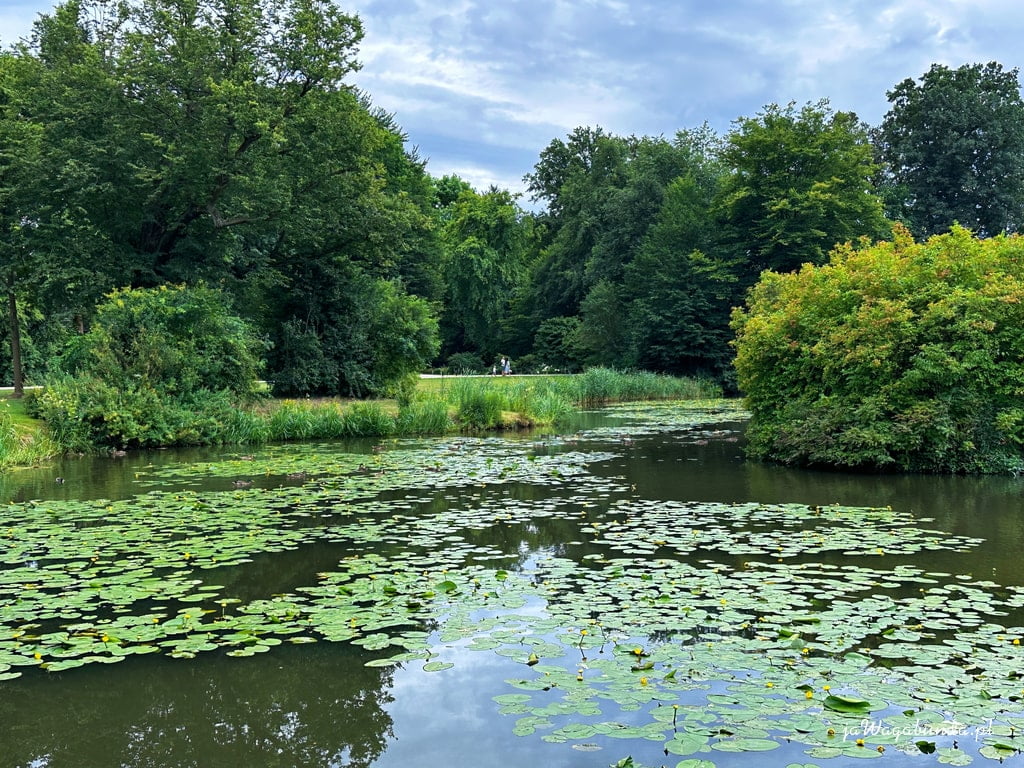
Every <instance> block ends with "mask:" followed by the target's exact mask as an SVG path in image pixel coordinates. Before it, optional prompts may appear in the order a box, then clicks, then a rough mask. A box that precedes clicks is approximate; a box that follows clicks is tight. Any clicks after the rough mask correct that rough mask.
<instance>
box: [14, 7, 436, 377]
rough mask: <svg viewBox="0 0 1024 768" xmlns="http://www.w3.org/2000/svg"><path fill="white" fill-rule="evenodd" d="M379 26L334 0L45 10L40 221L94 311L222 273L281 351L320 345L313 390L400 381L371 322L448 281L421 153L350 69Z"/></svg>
mask: <svg viewBox="0 0 1024 768" xmlns="http://www.w3.org/2000/svg"><path fill="white" fill-rule="evenodd" d="M361 36H362V29H361V26H360V24H359V20H358V19H357V18H356V17H354V16H350V15H347V14H344V13H342V12H341V11H340V10H339V9H338V7H337V6H336V5H335V4H334V3H333V2H331V0H323V1H320V0H198V2H196V1H195V0H131V1H130V2H126V3H118V4H110V3H108V2H105V0H69V2H67V3H65V4H63V5H61V6H58V8H57V9H56V11H55V12H54V13H53V14H52V15H50V16H45V17H43V18H42V19H41V20H40V21H39V22H38V24H37V27H36V33H35V36H34V38H33V45H32V47H31V49H29V48H25V49H22V50H21V51H19V56H21V57H22V58H25V59H32V60H33V61H35V62H36V63H37V64H38V66H37V67H36V80H35V83H34V84H33V88H32V89H31V90H32V93H33V94H34V97H33V99H32V103H31V107H32V112H31V119H32V120H33V122H34V123H35V124H36V125H38V126H40V127H41V128H42V131H43V135H42V140H41V141H42V150H41V152H42V157H43V159H44V164H43V174H42V176H43V177H44V178H46V180H47V185H48V188H47V189H40V190H39V194H40V200H41V206H42V213H41V215H40V216H39V217H38V222H39V230H38V233H37V234H35V235H34V238H35V239H36V240H41V239H43V236H44V234H45V242H46V248H45V249H44V250H45V251H46V253H47V258H48V259H50V261H51V262H53V263H55V264H59V269H57V270H55V271H56V273H57V274H59V275H61V276H62V277H64V278H67V279H64V280H63V281H62V282H63V284H64V285H66V286H68V287H67V288H66V290H65V293H66V301H64V302H63V305H65V306H74V307H75V308H76V311H77V312H78V313H79V314H81V315H83V316H85V317H88V316H89V315H91V313H92V308H93V306H94V305H95V298H96V294H97V292H100V293H101V292H103V291H107V290H110V289H111V288H112V287H114V286H122V285H126V284H127V285H131V286H135V287H152V286H159V285H162V284H167V283H179V282H186V283H191V284H195V283H197V282H199V281H204V280H205V281H206V282H207V283H209V284H216V285H219V286H223V287H224V288H225V289H226V290H227V291H229V292H230V293H231V294H232V295H233V296H234V297H235V299H236V306H238V307H240V308H241V309H242V310H243V311H244V312H245V314H246V316H247V317H248V318H249V319H251V320H253V321H254V322H256V323H258V325H259V326H260V327H261V329H262V330H263V332H264V333H265V334H266V335H267V336H268V337H271V338H273V339H274V341H275V343H276V344H277V349H278V350H279V352H280V354H278V355H277V356H276V357H274V358H273V359H272V360H271V362H272V363H277V362H280V361H282V360H284V359H288V360H292V361H296V358H295V356H296V355H297V354H298V352H299V351H300V350H302V349H305V350H307V351H308V352H309V354H310V355H312V356H313V358H312V359H310V360H308V361H301V362H302V363H303V366H304V368H305V369H306V370H310V369H312V368H316V367H318V366H320V367H321V368H322V371H321V373H323V375H317V376H313V377H312V378H308V377H299V378H300V379H302V380H308V381H309V382H311V383H310V386H314V387H315V391H318V392H324V391H327V392H334V391H344V392H351V391H367V389H368V388H375V387H377V386H382V381H383V379H385V378H386V377H387V376H386V375H385V374H383V372H374V371H367V370H366V369H365V365H366V363H367V361H373V360H383V358H380V357H378V356H375V355H374V354H369V353H366V352H365V349H364V347H361V346H359V345H358V344H356V343H355V341H356V340H357V338H358V337H360V334H363V333H364V332H365V331H366V328H367V327H368V326H367V323H368V322H369V321H368V320H367V318H372V317H377V316H379V315H380V312H381V311H383V310H384V309H385V308H394V302H395V301H399V300H398V299H396V297H397V296H405V297H407V298H408V296H407V294H408V292H409V291H410V290H412V291H418V292H420V293H422V294H424V295H426V296H429V297H430V298H432V299H436V298H438V297H439V295H440V278H439V261H440V249H439V245H438V240H437V235H436V232H435V230H434V226H433V216H434V211H433V203H434V188H433V184H432V182H431V180H430V179H429V177H428V176H427V174H426V172H425V169H424V164H423V162H421V161H420V160H419V159H418V158H417V157H415V155H414V154H413V153H410V152H407V151H406V150H405V148H404V135H403V134H401V132H400V130H399V129H398V128H397V126H396V125H395V124H394V120H393V118H392V117H391V116H390V115H388V114H387V113H384V112H382V111H380V110H378V109H374V108H373V107H372V105H371V104H370V102H369V99H368V98H366V97H365V95H363V94H361V93H359V92H358V91H356V90H355V89H353V88H352V87H350V86H349V85H348V84H347V83H346V79H347V77H348V76H349V74H350V73H351V72H352V71H354V70H355V69H356V68H357V63H356V60H355V52H356V45H357V43H358V42H359V40H360V39H361ZM384 284H387V285H386V286H385V285H384ZM297 294H298V295H297ZM368 302H379V303H377V304H371V303H368ZM399 303H402V302H401V301H399ZM412 303H415V302H412ZM54 305H55V306H56V305H57V302H54ZM410 306H411V304H410ZM419 309H421V307H420V306H419V305H416V311H414V312H411V316H415V317H416V318H419V319H421V320H422V321H423V323H424V325H423V327H422V328H421V329H420V331H423V332H425V333H426V334H427V335H428V336H429V335H430V334H431V333H432V332H433V331H432V329H433V328H434V327H435V326H434V324H433V320H432V319H431V318H430V317H429V316H428V315H424V314H422V313H421V312H419ZM311 313H313V314H311ZM356 313H358V314H356ZM81 325H82V327H83V330H84V327H85V326H86V325H87V322H84V321H83V322H82V323H81ZM299 331H301V333H299ZM293 332H295V333H298V334H299V335H298V336H296V337H295V338H291V335H292V333H293ZM417 333H418V332H417ZM310 334H312V337H311V336H310ZM342 340H346V341H345V343H342ZM299 341H303V342H308V341H311V342H312V343H310V344H305V343H302V344H300V343H299ZM347 342H353V343H351V344H350V343H347ZM324 354H326V355H328V357H327V358H326V359H323V360H322V361H321V358H320V357H319V356H320V355H324ZM298 362H300V361H296V364H298ZM321 362H323V365H322V366H321V364H320V363H321ZM306 363H308V365H306ZM300 367H301V366H300ZM343 371H348V372H349V373H350V374H351V376H350V377H348V378H346V375H345V374H343V373H340V372H343ZM281 373H282V371H280V370H275V369H273V368H272V369H271V370H269V371H268V374H270V375H271V376H275V375H277V374H281ZM281 378H282V380H284V379H285V378H286V377H284V376H282V377H281ZM331 387H340V388H341V389H330V388H331ZM325 388H326V389H325Z"/></svg>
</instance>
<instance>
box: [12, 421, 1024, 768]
mask: <svg viewBox="0 0 1024 768" xmlns="http://www.w3.org/2000/svg"><path fill="white" fill-rule="evenodd" d="M621 410H622V412H623V413H629V418H630V419H634V420H636V421H638V422H641V423H638V424H635V430H636V431H629V432H627V433H625V434H626V435H627V437H629V436H630V435H635V434H642V433H643V431H644V430H645V429H648V428H649V426H650V422H651V421H654V422H659V421H665V422H671V424H672V428H673V429H676V430H679V429H684V430H685V429H690V430H707V429H708V428H709V427H710V426H711V425H712V423H713V422H712V420H710V419H709V420H707V421H705V420H704V414H706V413H709V412H708V411H706V410H702V409H696V410H691V411H688V412H687V413H689V414H691V417H690V418H689V420H687V419H686V418H680V417H679V415H678V414H676V415H674V416H673V415H672V413H671V411H670V410H668V411H667V410H665V409H664V406H657V407H656V409H654V408H652V409H648V410H647V411H639V410H636V409H634V410H633V411H632V412H631V411H629V410H627V409H625V408H623V409H621ZM645 413H646V414H648V415H644V414H645ZM651 413H653V414H655V415H653V416H650V415H649V414H651ZM712 415H713V414H712ZM624 418H625V417H624ZM717 418H718V419H721V418H722V414H721V413H718V414H717ZM655 426H659V425H655ZM666 428H667V425H666ZM623 429H627V430H632V429H634V427H623V428H622V429H620V430H619V431H620V432H622V430H623ZM712 432H713V431H712ZM728 434H729V433H723V434H722V435H721V436H719V438H718V439H727V437H728ZM593 439H594V440H595V441H597V439H598V438H597V437H593ZM629 439H632V438H631V437H630V438H629ZM708 439H715V437H714V436H713V435H712V437H710V438H708ZM611 444H612V443H611V442H609V441H605V442H595V445H594V446H592V447H594V448H595V449H596V448H607V447H608V446H609V445H611ZM617 455H618V454H617V453H615V452H611V451H608V450H593V451H587V450H582V449H580V448H579V446H578V445H576V444H575V442H574V441H573V440H571V439H570V440H562V439H549V440H547V441H546V442H540V441H528V440H520V441H510V440H502V439H496V438H460V439H456V440H452V439H449V440H430V441H412V440H394V441H389V442H387V443H383V444H381V445H379V446H377V448H376V450H373V451H371V452H370V453H360V454H355V453H344V452H341V451H338V450H336V449H334V448H333V447H331V446H328V445H306V446H290V447H287V448H273V449H267V450H264V451H261V452H259V453H256V454H255V455H252V456H245V457H233V458H232V457H228V458H225V459H223V460H219V461H211V462H206V463H200V464H194V465H188V466H180V465H179V466H173V467H162V468H159V469H158V468H152V469H151V470H143V471H140V473H139V475H138V477H137V483H138V485H139V489H140V490H139V493H138V494H136V495H135V496H133V497H132V498H128V499H121V500H110V501H37V502H29V503H23V504H10V505H8V506H7V507H6V509H5V515H4V520H5V524H4V526H3V527H0V565H2V570H0V680H7V679H12V678H14V677H17V676H19V675H23V674H28V673H40V672H42V671H45V672H51V673H52V672H60V671H64V670H70V669H72V668H74V667H80V666H83V665H87V664H99V663H116V662H121V661H124V660H126V659H128V658H130V657H131V656H133V655H138V654H149V653H159V654H164V655H169V656H172V657H175V658H181V659H188V658H192V657H195V656H197V655H199V654H203V653H223V654H225V655H227V656H229V657H246V656H252V655H255V654H261V653H268V652H269V653H273V652H274V649H275V647H277V646H279V645H281V644H283V643H292V644H303V643H312V642H317V641H330V642H339V643H351V644H353V645H355V646H359V647H361V648H362V649H364V650H365V651H366V652H368V653H369V654H370V655H369V657H368V658H369V660H368V661H367V664H368V665H370V666H377V667H395V666H402V665H404V666H410V665H415V666H416V667H417V668H419V669H421V670H423V671H424V672H428V673H437V674H440V675H443V674H445V672H446V671H447V670H449V669H451V668H452V667H453V666H454V667H458V666H459V665H460V662H464V661H465V659H466V658H467V656H466V654H469V653H470V652H480V653H486V654H493V655H496V656H498V657H501V658H502V659H504V662H503V663H507V668H508V677H507V688H506V689H504V690H501V691H494V692H493V694H492V695H493V697H494V702H495V707H496V709H497V710H498V711H500V712H501V713H503V714H505V715H508V716H510V717H509V720H508V723H509V728H510V730H511V731H512V732H513V733H515V734H517V735H520V736H523V737H529V738H540V739H543V740H544V741H548V742H554V743H560V744H561V743H564V744H567V745H569V746H571V747H572V748H574V749H576V750H578V751H592V750H596V749H601V748H607V747H608V745H609V744H613V743H624V744H627V743H628V742H631V741H636V742H637V743H638V744H639V743H646V742H652V743H657V744H658V745H660V747H659V748H660V749H661V750H662V751H663V752H664V754H665V755H666V756H668V755H671V756H673V759H675V760H676V761H677V762H678V765H679V766H685V767H686V768H698V767H701V768H706V766H713V765H715V761H716V759H717V760H722V759H724V757H723V753H729V752H761V751H771V750H776V749H779V748H780V747H783V746H786V747H787V749H788V750H790V751H789V752H787V754H791V747H792V745H794V744H798V745H801V749H802V751H803V752H805V753H806V756H807V758H808V759H809V760H827V759H830V758H844V759H845V758H862V757H879V756H881V755H882V754H883V753H884V752H885V750H886V749H888V750H893V751H901V752H906V753H907V754H915V755H934V757H932V758H931V759H932V760H938V761H939V762H942V763H949V764H952V765H966V764H968V763H970V762H971V761H972V760H973V759H975V758H978V757H983V758H992V759H1004V758H1006V757H1008V756H1011V755H1014V754H1016V752H1017V751H1019V750H1020V749H1021V747H1022V746H1024V739H1022V738H1021V736H1020V734H1021V732H1022V730H1024V703H1022V699H1024V681H1022V677H1024V671H1022V670H1024V650H1022V648H1021V641H1022V638H1024V626H1022V623H1024V622H1022V617H1024V589H1022V588H1020V587H1018V586H1013V585H1000V584H998V583H995V582H991V581H984V580H979V579H976V578H974V577H972V576H970V575H968V574H955V573H939V572H935V571H933V570H926V569H923V568H920V567H917V566H915V565H914V564H913V562H912V560H913V558H914V556H915V555H917V554H918V553H922V552H944V553H950V556H951V557H952V554H953V553H956V552H960V551H966V550H970V549H973V548H976V547H978V546H979V545H980V544H981V543H982V542H981V541H980V540H978V539H975V538H969V537H965V536H956V535H951V534H948V533H946V532H944V531H941V530H938V529H932V528H930V527H927V523H928V521H927V520H923V519H922V518H920V517H914V516H912V515H910V514H909V513H907V512H904V511H901V510H892V509H876V508H859V507H846V506H835V505H832V506H808V505H800V504H752V503H745V504H723V503H707V502H702V503H695V502H694V503H683V502H666V501H660V500H653V499H647V498H643V497H642V496H641V495H640V494H639V493H638V492H636V491H635V489H633V488H632V487H631V486H630V484H629V483H627V482H625V481H624V480H623V479H622V478H615V477H612V478H608V477H600V476H598V475H597V474H595V473H593V472H592V471H591V467H592V465H593V464H595V463H599V462H608V461H609V460H611V459H614V458H616V456H617ZM238 480H244V481H246V482H251V483H252V485H251V486H247V487H245V488H239V487H235V486H234V485H233V483H234V482H235V481H238ZM211 488H214V490H211ZM484 491H486V493H485V492H484ZM541 520H547V521H551V522H552V523H557V525H558V530H559V531H560V532H561V534H563V535H562V536H561V538H559V539H558V541H557V542H554V541H552V542H548V541H545V540H541V539H538V540H537V541H536V542H534V543H533V544H532V545H531V546H529V547H524V546H521V543H522V542H524V541H525V540H527V539H529V538H530V537H531V536H534V535H539V533H538V532H537V525H536V524H537V523H538V522H539V521H541ZM490 531H506V532H507V535H506V536H503V537H502V536H491V537H486V538H485V537H483V536H481V534H482V533H484V532H490ZM502 542H506V543H504V544H503V543H502ZM314 546H319V547H328V548H331V547H333V549H329V550H328V551H329V552H330V553H332V554H331V556H330V561H329V563H328V565H327V566H326V567H324V568H323V569H321V570H319V573H316V574H313V573H303V574H301V576H299V577H296V580H294V582H293V583H288V584H283V585H282V588H281V589H279V590H277V589H275V590H271V591H268V592H266V593H259V594H252V593H251V590H247V589H246V588H244V587H243V586H240V585H244V579H242V580H239V579H236V578H235V574H237V573H244V572H245V570H246V569H247V568H248V569H251V568H254V567H257V566H258V563H257V561H260V562H264V558H273V557H275V556H276V553H281V552H284V551H286V550H303V551H305V549H308V548H312V547H314ZM269 562H273V560H272V559H271V560H269ZM318 562H319V561H318ZM225 663H227V662H225ZM968 729H974V730H973V731H971V732H972V733H973V734H975V735H977V736H978V737H979V741H977V743H976V744H974V743H973V739H972V740H968V739H967V738H965V737H964V735H963V734H965V733H966V732H967V730H968ZM969 741H970V742H971V743H968V742H969ZM627 746H628V744H627ZM628 751H629V750H628V749H626V750H622V752H623V753H625V752H628ZM634 751H635V750H634ZM621 764H623V765H633V766H638V765H639V764H638V763H634V762H632V761H631V760H630V762H629V763H626V762H625V760H623V761H622V762H621Z"/></svg>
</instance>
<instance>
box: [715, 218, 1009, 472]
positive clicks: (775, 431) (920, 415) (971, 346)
mask: <svg viewBox="0 0 1024 768" xmlns="http://www.w3.org/2000/svg"><path fill="white" fill-rule="evenodd" d="M1022 254H1024V241H1022V240H1021V239H1019V238H1018V237H1004V236H1000V237H996V238H992V239H988V240H978V239H976V238H973V237H972V236H971V235H970V233H969V232H968V231H966V230H964V229H962V228H960V227H954V228H953V230H952V231H951V232H950V233H948V234H945V235H941V236H934V237H932V238H931V239H929V240H928V241H927V242H925V243H920V244H916V243H914V242H913V240H912V239H911V238H910V236H909V234H908V233H907V232H906V231H905V230H901V229H899V228H897V230H896V236H895V238H894V239H893V241H892V242H886V243H880V244H878V245H876V246H868V245H861V246H857V247H854V246H843V247H841V248H838V249H837V250H836V252H835V253H834V254H833V257H832V259H831V261H830V263H829V264H828V265H826V266H822V267H815V266H812V265H805V266H804V268H803V269H802V270H800V272H799V273H795V274H789V275H780V274H776V273H766V274H765V275H764V276H763V277H762V280H761V282H760V283H759V284H758V285H757V286H755V288H754V289H753V291H752V292H751V294H750V298H749V300H748V303H747V307H746V309H739V310H737V311H736V312H735V315H734V318H733V327H734V328H735V330H736V333H737V341H736V349H737V357H736V369H737V372H738V376H739V385H740V387H741V388H742V389H743V391H744V392H746V395H747V400H748V403H749V407H750V410H751V412H752V414H753V418H752V422H751V426H750V431H749V436H750V447H751V451H752V452H753V454H754V455H757V456H761V457H766V458H771V459H775V460H778V461H782V462H786V463H793V464H822V465H833V466H841V467H852V468H865V469H882V468H891V469H901V470H913V471H929V472H941V471H947V472H985V471H989V472H991V471H1003V470H1006V469H1010V468H1014V467H1020V466H1021V465H1022V451H1021V447H1022V445H1024V420H1022V418H1021V415H1022V413H1021V408H1020V402H1021V400H1020V398H1021V395H1022V394H1024V385H1022V382H1024V330H1022V329H1024V269H1022V264H1024V260H1022Z"/></svg>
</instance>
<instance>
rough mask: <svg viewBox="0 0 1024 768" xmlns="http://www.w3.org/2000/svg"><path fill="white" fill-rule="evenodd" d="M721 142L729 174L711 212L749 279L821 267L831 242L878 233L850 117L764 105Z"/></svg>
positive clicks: (861, 135)
mask: <svg viewBox="0 0 1024 768" xmlns="http://www.w3.org/2000/svg"><path fill="white" fill-rule="evenodd" d="M726 141H727V143H726V147H725V151H724V153H723V159H724V160H725V162H726V164H727V165H728V166H729V167H730V168H732V169H733V173H732V174H730V175H729V176H728V177H727V178H726V180H725V183H724V185H723V189H722V193H721V195H720V197H719V202H718V205H719V206H720V209H721V215H722V218H723V220H724V222H725V227H726V230H727V234H726V237H727V240H728V242H729V244H730V245H731V246H732V248H733V249H734V253H735V255H736V257H737V258H740V259H743V260H744V261H745V262H746V263H747V265H748V268H747V271H748V273H749V274H750V275H752V276H753V277H755V278H756V276H757V274H758V273H759V272H760V271H761V270H762V269H773V270H776V271H788V270H792V269H797V268H798V267H799V266H800V265H801V264H804V263H810V264H821V263H822V262H823V261H825V259H826V258H827V256H828V253H829V251H830V250H831V249H832V248H833V247H834V246H835V245H836V244H837V243H842V242H846V241H848V240H855V239H857V238H859V237H861V236H868V237H878V236H880V235H882V234H883V233H884V232H885V231H886V225H885V219H884V217H883V215H882V206H881V202H880V200H879V198H878V196H877V195H876V194H875V193H874V189H873V185H872V181H871V180H872V177H873V176H874V175H875V173H876V171H877V166H876V165H875V163H874V160H873V156H872V149H871V144H870V142H869V141H868V128H867V126H866V125H864V124H863V123H861V122H860V120H858V119H857V116H856V115H855V114H853V113H852V112H834V111H833V110H832V108H831V107H830V106H829V105H828V102H826V101H821V102H818V103H816V104H805V105H804V106H803V107H801V108H800V109H799V110H797V109H796V107H795V105H794V104H788V105H787V106H785V107H780V106H778V105H775V104H771V105H769V106H767V107H765V109H764V110H763V111H762V112H761V113H760V114H758V115H757V116H756V117H753V118H741V119H740V120H738V121H737V122H736V125H735V126H734V128H733V130H732V131H731V132H730V133H729V135H728V137H727V140H726Z"/></svg>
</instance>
